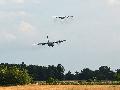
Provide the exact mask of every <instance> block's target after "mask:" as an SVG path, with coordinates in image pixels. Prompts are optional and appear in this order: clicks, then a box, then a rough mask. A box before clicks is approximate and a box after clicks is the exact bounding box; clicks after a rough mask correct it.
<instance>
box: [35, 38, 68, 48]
mask: <svg viewBox="0 0 120 90" xmlns="http://www.w3.org/2000/svg"><path fill="white" fill-rule="evenodd" d="M47 39H48V36H47ZM64 41H66V40H58V41H54V42H51V41H49V40H48V42H46V43H38V44H37V45H48V46H49V47H54V45H55V44H60V43H62V42H64Z"/></svg>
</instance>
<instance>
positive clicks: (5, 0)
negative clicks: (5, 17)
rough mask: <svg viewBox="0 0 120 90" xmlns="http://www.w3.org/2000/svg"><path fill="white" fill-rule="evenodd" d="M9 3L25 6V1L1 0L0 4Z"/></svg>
mask: <svg viewBox="0 0 120 90" xmlns="http://www.w3.org/2000/svg"><path fill="white" fill-rule="evenodd" d="M7 3H16V4H23V3H25V0H0V4H7Z"/></svg>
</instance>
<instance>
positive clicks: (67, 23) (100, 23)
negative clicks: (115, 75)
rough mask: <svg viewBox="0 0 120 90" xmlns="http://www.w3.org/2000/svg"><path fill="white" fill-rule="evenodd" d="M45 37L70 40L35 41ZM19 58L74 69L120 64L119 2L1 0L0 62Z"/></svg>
mask: <svg viewBox="0 0 120 90" xmlns="http://www.w3.org/2000/svg"><path fill="white" fill-rule="evenodd" d="M55 16H74V17H73V18H72V19H67V20H59V19H55V18H54V17H55ZM47 35H48V36H49V39H50V41H57V40H62V39H66V40H67V42H64V43H62V44H60V45H55V47H54V48H52V47H48V46H35V45H33V44H34V43H38V42H46V41H47V39H46V36H47ZM21 62H25V64H28V65H29V64H34V65H43V66H47V65H57V64H62V65H63V66H64V67H65V69H66V71H68V70H71V71H73V72H74V71H81V70H82V69H83V68H87V67H88V68H90V69H92V70H95V69H98V68H99V67H100V66H104V65H105V66H109V67H111V69H112V70H115V69H118V68H120V66H119V65H120V64H119V63H120V0H0V63H13V64H14V63H18V64H20V63H21Z"/></svg>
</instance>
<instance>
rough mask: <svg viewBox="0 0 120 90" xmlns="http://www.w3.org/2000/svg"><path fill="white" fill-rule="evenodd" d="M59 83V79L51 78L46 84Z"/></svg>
mask: <svg viewBox="0 0 120 90" xmlns="http://www.w3.org/2000/svg"><path fill="white" fill-rule="evenodd" d="M57 82H58V79H54V78H52V77H49V78H48V80H46V83H49V84H57Z"/></svg>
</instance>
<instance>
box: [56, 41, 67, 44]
mask: <svg viewBox="0 0 120 90" xmlns="http://www.w3.org/2000/svg"><path fill="white" fill-rule="evenodd" d="M64 41H66V40H59V41H56V42H54V43H57V44H59V43H62V42H64Z"/></svg>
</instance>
